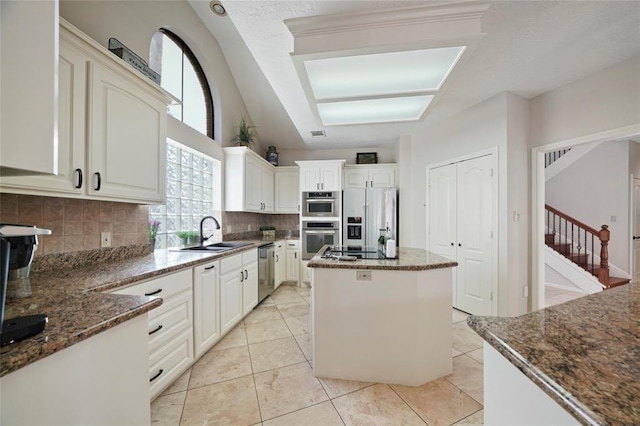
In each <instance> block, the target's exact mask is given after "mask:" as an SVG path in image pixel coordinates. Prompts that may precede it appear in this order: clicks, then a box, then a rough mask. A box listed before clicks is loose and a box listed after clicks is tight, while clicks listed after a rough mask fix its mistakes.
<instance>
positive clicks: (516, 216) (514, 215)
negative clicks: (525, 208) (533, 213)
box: [513, 212, 520, 222]
mask: <svg viewBox="0 0 640 426" xmlns="http://www.w3.org/2000/svg"><path fill="white" fill-rule="evenodd" d="M513 221H514V222H518V221H520V212H513Z"/></svg>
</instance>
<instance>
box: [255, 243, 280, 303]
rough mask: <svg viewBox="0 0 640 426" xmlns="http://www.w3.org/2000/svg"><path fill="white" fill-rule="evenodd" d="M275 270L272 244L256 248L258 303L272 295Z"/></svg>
mask: <svg viewBox="0 0 640 426" xmlns="http://www.w3.org/2000/svg"><path fill="white" fill-rule="evenodd" d="M275 268H276V261H275V257H274V246H273V243H269V244H264V245H262V246H260V247H259V248H258V303H260V302H262V301H263V300H264V299H265V298H266V297H267V296H269V295H270V294H271V293H273V289H274V287H275Z"/></svg>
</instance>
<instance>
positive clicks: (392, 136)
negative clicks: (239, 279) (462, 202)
mask: <svg viewBox="0 0 640 426" xmlns="http://www.w3.org/2000/svg"><path fill="white" fill-rule="evenodd" d="M188 1H189V3H190V4H191V6H192V7H193V9H194V10H195V11H196V13H197V14H198V15H199V16H200V18H201V19H202V21H203V22H204V23H205V25H206V26H207V27H208V28H209V30H210V31H211V33H212V34H213V35H214V37H215V38H216V39H217V41H218V43H219V44H220V46H221V48H222V50H223V51H224V53H225V57H226V59H227V62H228V64H229V66H230V68H231V71H232V73H233V75H234V78H235V79H236V82H237V84H238V87H239V89H240V92H241V94H242V97H243V99H244V102H245V105H246V106H247V109H248V111H249V114H250V115H251V118H252V120H253V122H254V124H255V125H257V126H258V127H259V135H260V139H261V141H262V142H263V144H264V145H269V144H274V145H277V146H278V148H279V149H323V148H326V149H331V148H357V147H374V146H388V145H392V144H393V143H394V142H395V141H396V140H397V138H398V137H399V136H402V135H406V134H415V133H417V132H420V131H421V130H422V129H424V128H426V127H427V126H429V125H430V124H431V123H434V122H437V121H439V120H443V119H445V118H448V117H451V116H453V115H455V114H457V113H459V112H461V111H463V110H464V109H466V108H468V107H470V106H472V105H474V104H476V103H479V102H481V101H483V100H486V99H488V98H490V97H492V96H494V95H496V94H498V93H501V92H503V91H511V92H513V93H515V94H518V95H520V96H523V97H525V98H532V97H535V96H537V95H540V94H542V93H545V92H547V91H549V90H553V89H555V88H557V87H560V86H563V85H565V84H567V83H570V82H572V81H575V80H578V79H580V78H582V77H585V76H587V75H589V74H592V73H594V72H597V71H599V70H602V69H604V68H607V67H609V66H611V65H614V64H616V63H619V62H622V61H624V60H626V59H629V58H631V57H634V56H637V55H640V2H637V1H538V0H536V1H495V2H488V3H487V5H488V8H487V9H486V12H483V13H482V17H481V21H480V22H481V32H482V33H483V35H481V36H477V37H470V38H469V40H468V41H469V43H468V45H469V47H468V49H467V50H466V51H465V53H464V54H463V55H462V57H461V59H460V61H459V63H458V65H457V66H456V67H455V68H454V69H453V71H452V72H451V74H450V75H449V77H448V78H447V80H446V82H445V84H444V85H443V87H442V89H441V91H440V92H439V94H438V95H437V97H436V99H435V100H434V102H432V104H431V105H430V106H429V107H428V108H427V110H426V113H425V114H423V116H422V118H421V119H420V120H419V121H417V122H403V123H386V124H367V125H346V126H323V125H322V123H321V121H320V120H319V119H318V116H317V114H315V113H314V106H313V105H310V103H309V99H308V96H307V95H308V93H307V94H305V91H304V89H303V83H301V80H300V77H299V74H298V73H297V72H296V67H295V64H294V59H295V55H294V56H293V57H292V53H294V50H295V49H296V48H294V36H293V35H292V33H291V32H290V30H289V28H288V26H287V25H286V24H285V20H296V19H298V20H299V18H312V17H316V18H315V19H318V18H317V17H321V18H319V19H323V18H322V17H323V16H324V17H325V18H324V20H325V21H326V22H332V21H336V20H339V19H342V18H343V17H344V16H349V17H354V15H358V14H368V15H371V14H372V13H373V14H374V15H375V14H376V13H378V14H379V16H385V13H382V12H384V11H388V12H389V14H391V13H396V12H398V11H402V10H406V9H407V8H409V9H411V8H416V10H419V9H423V8H425V7H430V8H433V7H436V8H437V7H443V6H450V5H457V6H460V5H462V6H469V5H474V4H476V5H477V4H479V3H481V2H478V1H448V2H434V1H331V0H324V1H322V0H315V1H252V0H234V1H232V0H226V1H222V3H223V5H224V6H225V8H226V10H227V16H217V15H215V14H213V13H212V12H211V10H210V8H209V0H188ZM356 17H357V16H356ZM287 22H291V21H287ZM303 24H304V20H303ZM399 34H400V33H399ZM373 38H375V37H373ZM398 39H399V40H400V41H401V42H402V43H404V41H403V39H402V37H398ZM422 42H426V43H429V40H422ZM327 43H330V42H327ZM338 44H341V43H340V42H336V46H335V48H333V47H332V46H328V47H327V50H336V51H337V50H340V49H341V47H340V46H337V45H338ZM389 44H393V43H392V42H391V41H390V42H389ZM397 44H398V43H396V45H394V47H393V49H395V50H398V49H403V47H402V46H401V45H400V46H398V45H397ZM400 44H401V43H400ZM414 47H415V46H413V45H412V44H411V43H408V42H407V43H406V49H411V48H414ZM355 53H361V52H356V51H354V52H353V54H355ZM348 54H349V53H348V52H347V53H345V51H343V52H342V53H341V55H342V56H344V55H348ZM311 130H324V131H325V133H326V137H321V138H314V137H312V136H311V134H310V131H311Z"/></svg>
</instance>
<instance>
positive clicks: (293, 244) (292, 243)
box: [287, 240, 300, 250]
mask: <svg viewBox="0 0 640 426" xmlns="http://www.w3.org/2000/svg"><path fill="white" fill-rule="evenodd" d="M299 248H300V240H287V250H297V249H299Z"/></svg>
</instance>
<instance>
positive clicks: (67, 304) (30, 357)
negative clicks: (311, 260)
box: [0, 240, 264, 377]
mask: <svg viewBox="0 0 640 426" xmlns="http://www.w3.org/2000/svg"><path fill="white" fill-rule="evenodd" d="M247 242H248V243H250V245H248V246H245V247H241V248H237V249H233V250H228V251H226V252H224V253H219V254H211V253H198V252H175V251H169V250H156V251H155V252H152V253H150V254H147V255H144V256H129V257H126V258H125V259H124V260H123V259H117V260H114V261H109V262H99V263H89V264H86V265H84V266H73V265H71V266H70V265H65V266H64V267H61V268H59V269H58V270H54V271H46V272H44V271H43V272H32V273H31V275H30V277H29V281H28V283H29V284H30V291H31V294H30V295H29V296H27V297H22V298H16V299H13V300H11V299H9V298H8V299H7V302H6V306H5V313H4V318H5V320H6V319H10V318H14V317H17V316H23V315H32V314H46V315H47V316H48V317H49V322H48V324H47V326H46V328H45V331H44V333H40V334H38V335H36V336H33V337H30V338H28V339H25V340H23V341H21V342H17V343H13V344H10V345H7V346H5V347H3V348H2V349H1V350H0V377H2V376H4V375H6V374H9V373H11V372H13V371H16V370H18V369H20V368H22V367H25V366H27V365H29V364H31V363H33V362H35V361H37V360H39V359H42V358H44V357H46V356H48V355H51V354H53V353H55V352H58V351H60V350H62V349H64V348H67V347H69V346H71V345H73V344H76V343H79V342H81V341H83V340H85V339H87V338H89V337H91V336H94V335H96V334H97V333H100V332H102V331H105V330H107V329H109V328H112V327H115V326H116V325H118V324H121V323H123V322H125V321H127V320H129V319H132V318H134V317H136V316H138V315H142V314H144V313H146V312H148V311H150V310H152V309H154V308H156V307H158V306H160V305H161V304H162V299H161V298H158V297H145V296H132V295H119V294H110V293H106V292H109V291H112V290H115V289H117V288H120V287H124V286H127V285H130V284H133V283H135V282H137V281H142V280H146V279H150V278H154V277H158V276H161V275H164V274H167V273H171V272H176V271H179V270H182V269H185V268H189V267H192V266H195V265H198V264H201V263H204V262H207V261H211V260H214V259H218V258H222V257H226V256H230V255H233V254H237V253H240V252H242V251H245V250H248V249H252V248H254V247H258V246H259V245H261V244H263V243H264V242H263V241H256V240H252V241H247Z"/></svg>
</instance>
